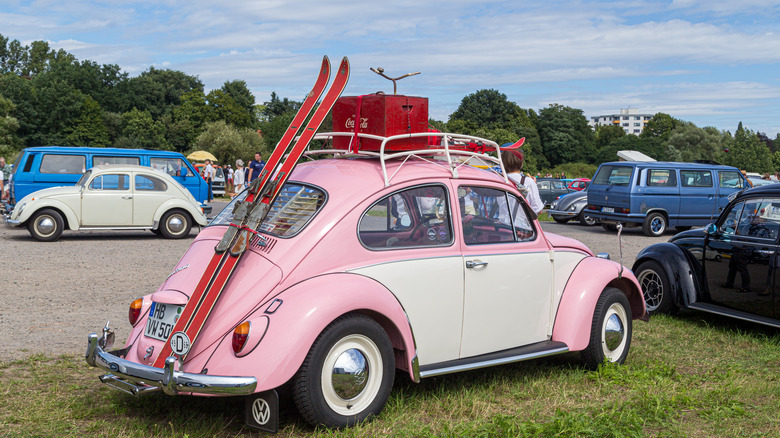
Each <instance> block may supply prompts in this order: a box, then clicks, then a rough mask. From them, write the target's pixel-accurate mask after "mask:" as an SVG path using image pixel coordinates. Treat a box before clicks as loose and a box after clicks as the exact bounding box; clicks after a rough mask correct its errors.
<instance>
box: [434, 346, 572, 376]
mask: <svg viewBox="0 0 780 438" xmlns="http://www.w3.org/2000/svg"><path fill="white" fill-rule="evenodd" d="M567 351H569V348H568V347H560V348H553V349H550V350H544V351H538V352H534V353H528V354H520V355H516V356H508V357H502V358H500V359H493V360H486V361H481V362H473V363H469V364H463V365H456V366H451V367H445V368H439V369H433V370H427V371H422V372H420V377H433V376H440V375H442V374H450V373H456V372H460V371H468V370H475V369H478V368H486V367H492V366H495V365H503V364H508V363H512V362H520V361H524V360H529V359H536V358H539V357H545V356H552V355H554V354H560V353H566V352H567Z"/></svg>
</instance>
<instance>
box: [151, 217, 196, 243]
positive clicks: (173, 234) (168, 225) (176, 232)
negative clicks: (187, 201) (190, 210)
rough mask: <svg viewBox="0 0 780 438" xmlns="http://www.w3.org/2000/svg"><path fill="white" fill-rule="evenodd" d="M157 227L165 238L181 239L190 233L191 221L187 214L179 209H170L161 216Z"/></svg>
mask: <svg viewBox="0 0 780 438" xmlns="http://www.w3.org/2000/svg"><path fill="white" fill-rule="evenodd" d="M158 228H159V230H160V232H161V233H162V235H163V237H165V238H166V239H181V238H182V237H186V236H187V235H189V234H190V229H191V228H192V221H191V220H190V215H189V214H187V213H185V212H183V211H181V210H171V211H167V212H165V214H164V215H163V216H162V219H160V225H159V227H158Z"/></svg>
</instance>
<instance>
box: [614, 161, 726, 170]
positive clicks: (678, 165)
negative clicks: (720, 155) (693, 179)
mask: <svg viewBox="0 0 780 438" xmlns="http://www.w3.org/2000/svg"><path fill="white" fill-rule="evenodd" d="M608 165H609V166H613V165H614V166H631V167H641V168H647V167H652V168H675V169H719V170H720V169H722V170H737V168H736V167H733V166H726V165H725V164H707V163H684V162H678V161H610V162H608V163H602V164H601V166H608ZM601 166H599V167H601Z"/></svg>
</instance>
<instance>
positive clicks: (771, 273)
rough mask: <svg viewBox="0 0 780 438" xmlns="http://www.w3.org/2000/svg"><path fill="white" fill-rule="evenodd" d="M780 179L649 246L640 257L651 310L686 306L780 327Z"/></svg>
mask: <svg viewBox="0 0 780 438" xmlns="http://www.w3.org/2000/svg"><path fill="white" fill-rule="evenodd" d="M779 231H780V184H772V185H768V186H762V187H756V188H752V189H748V190H744V191H742V192H739V193H738V194H737V196H736V197H735V198H734V199H733V200H732V201H731V202H730V203H729V204H728V206H727V207H726V208H725V209H724V210H723V212H722V213H721V215H720V217H719V218H718V220H717V221H716V222H715V223H714V224H710V225H708V226H706V227H704V228H700V229H694V230H689V231H684V232H682V233H679V234H677V235H675V236H674V237H672V238H671V239H670V240H669V242H668V243H658V244H655V245H651V246H649V247H647V248H645V249H643V250H642V251H641V252H640V253H639V255H637V260H636V262H635V263H634V267H633V271H634V273H636V276H637V279H638V280H639V283H640V284H641V285H642V291H643V293H644V296H645V303H646V304H647V310H648V312H649V313H650V314H654V313H674V312H675V311H676V310H677V309H679V308H688V309H696V310H700V311H704V312H710V313H716V314H719V315H726V316H731V317H734V318H738V319H742V320H748V321H754V322H758V323H761V324H766V325H770V326H773V327H780V283H778V282H777V281H776V279H775V277H776V276H777V275H778V274H780V269H778V270H775V268H776V267H778V266H780V251H779V249H780V246H778V234H780V232H779Z"/></svg>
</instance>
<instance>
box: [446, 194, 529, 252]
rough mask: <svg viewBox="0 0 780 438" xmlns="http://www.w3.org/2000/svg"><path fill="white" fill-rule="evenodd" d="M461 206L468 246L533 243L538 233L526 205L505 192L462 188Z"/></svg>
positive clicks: (464, 233) (464, 237)
mask: <svg viewBox="0 0 780 438" xmlns="http://www.w3.org/2000/svg"><path fill="white" fill-rule="evenodd" d="M458 203H459V204H460V216H461V222H462V224H463V240H464V242H465V243H466V244H467V245H481V244H490V243H503V242H516V241H518V240H531V239H533V238H534V230H533V226H532V225H531V221H530V220H529V219H528V216H527V214H526V212H525V210H524V209H523V203H522V201H520V200H518V199H517V198H515V197H514V196H512V195H508V194H507V193H506V192H505V191H503V190H496V189H490V188H485V187H475V186H461V187H459V188H458Z"/></svg>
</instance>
